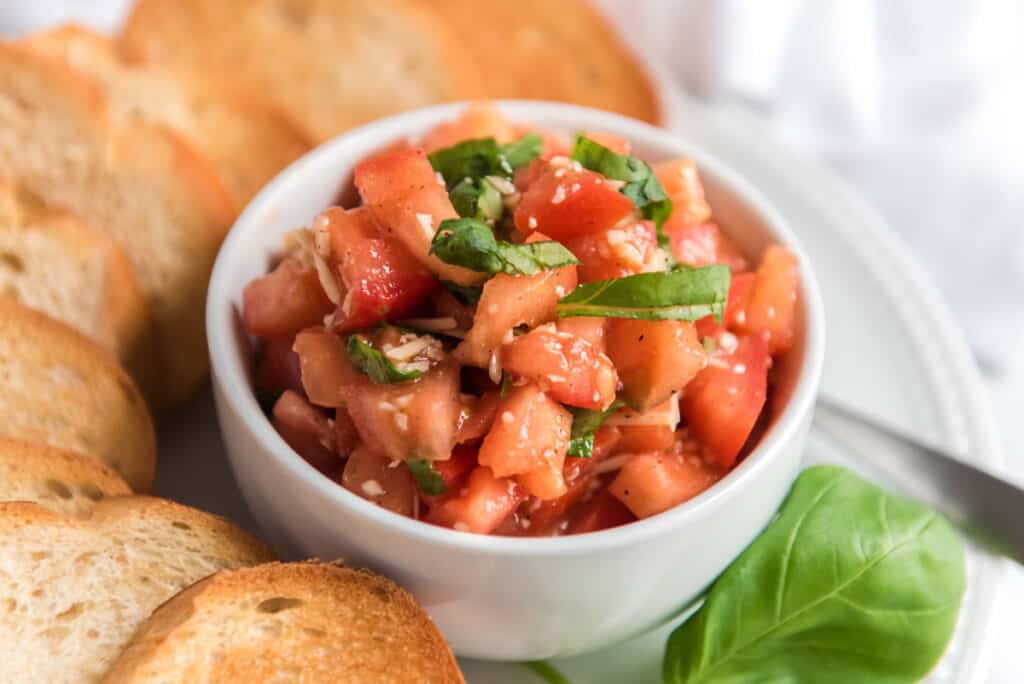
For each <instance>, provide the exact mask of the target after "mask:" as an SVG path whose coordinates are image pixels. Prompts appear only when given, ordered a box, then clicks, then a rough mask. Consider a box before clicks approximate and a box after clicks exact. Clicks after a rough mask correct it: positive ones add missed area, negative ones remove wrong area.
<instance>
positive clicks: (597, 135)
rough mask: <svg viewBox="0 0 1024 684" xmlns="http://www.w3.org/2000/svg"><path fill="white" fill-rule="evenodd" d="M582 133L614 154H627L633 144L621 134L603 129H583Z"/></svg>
mask: <svg viewBox="0 0 1024 684" xmlns="http://www.w3.org/2000/svg"><path fill="white" fill-rule="evenodd" d="M583 135H585V136H586V137H588V138H590V139H591V140H593V141H594V142H596V143H597V144H598V145H602V146H604V147H607V148H608V149H609V150H611V151H612V152H614V153H616V154H629V153H630V152H631V151H632V150H633V145H632V144H630V142H629V141H628V140H626V139H625V138H623V137H622V136H621V135H615V134H614V133H605V132H604V131H584V132H583Z"/></svg>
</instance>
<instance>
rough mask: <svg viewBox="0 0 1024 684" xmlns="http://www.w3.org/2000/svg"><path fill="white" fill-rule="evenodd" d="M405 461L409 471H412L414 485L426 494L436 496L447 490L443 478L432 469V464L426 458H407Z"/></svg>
mask: <svg viewBox="0 0 1024 684" xmlns="http://www.w3.org/2000/svg"><path fill="white" fill-rule="evenodd" d="M405 463H406V465H408V466H409V472H411V473H412V477H413V479H414V480H416V485H417V486H418V487H419V488H420V491H421V492H423V493H424V494H426V495H427V496H437V495H438V494H444V493H445V492H446V491H448V487H447V486H446V485H445V483H444V479H443V478H442V477H441V475H440V474H439V473H438V472H437V471H436V470H434V465H433V464H432V463H431V462H430V461H428V460H427V459H425V458H408V459H406V460H405Z"/></svg>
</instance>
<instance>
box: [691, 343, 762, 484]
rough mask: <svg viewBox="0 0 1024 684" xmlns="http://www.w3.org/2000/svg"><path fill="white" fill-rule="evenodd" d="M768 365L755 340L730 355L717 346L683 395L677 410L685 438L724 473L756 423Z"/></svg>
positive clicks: (759, 345)
mask: <svg viewBox="0 0 1024 684" xmlns="http://www.w3.org/2000/svg"><path fill="white" fill-rule="evenodd" d="M727 335H729V336H730V338H731V334H729V333H727ZM770 365H771V357H770V356H769V355H768V343H767V341H766V340H765V339H764V338H763V337H761V336H760V335H748V336H744V337H740V338H739V339H738V341H737V342H736V347H735V349H734V350H732V349H729V348H727V345H724V344H722V343H721V342H720V343H719V345H718V351H716V352H715V354H714V355H713V357H712V359H711V363H710V364H709V365H708V367H707V368H705V369H704V370H702V371H701V372H700V373H699V374H698V375H697V377H696V378H694V379H693V381H692V382H690V384H689V385H687V386H686V389H685V390H684V391H683V396H682V399H681V400H680V402H679V410H680V413H681V414H682V416H683V419H684V420H685V421H686V426H687V428H688V429H689V431H690V434H691V435H693V436H694V437H696V438H697V439H699V440H700V441H701V442H703V443H704V444H705V445H706V446H707V447H708V449H710V450H711V451H712V452H713V453H714V454H715V457H716V463H717V465H719V466H721V467H723V468H730V467H732V465H733V464H734V463H735V462H736V457H737V456H738V455H739V453H740V450H741V449H742V448H743V445H744V443H745V442H746V441H747V438H748V437H749V436H750V432H751V430H753V429H754V425H755V423H757V417H758V416H759V415H760V414H761V408H762V407H763V406H764V402H765V397H766V396H767V384H768V367H769V366H770Z"/></svg>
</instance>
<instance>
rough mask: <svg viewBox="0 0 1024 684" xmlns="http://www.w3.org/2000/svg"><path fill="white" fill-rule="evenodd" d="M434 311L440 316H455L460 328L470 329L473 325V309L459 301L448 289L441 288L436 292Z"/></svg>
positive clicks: (457, 326)
mask: <svg viewBox="0 0 1024 684" xmlns="http://www.w3.org/2000/svg"><path fill="white" fill-rule="evenodd" d="M433 304H434V309H433V313H434V315H435V316H437V317H438V318H445V317H447V318H454V319H455V326H456V328H457V329H459V330H469V328H470V326H472V325H473V309H472V308H471V307H469V306H466V305H464V304H462V303H460V302H459V300H457V299H456V298H455V297H454V296H452V293H451V292H449V291H448V290H446V289H444V288H443V287H442V288H439V289H438V290H437V291H436V292H435V294H434V302H433Z"/></svg>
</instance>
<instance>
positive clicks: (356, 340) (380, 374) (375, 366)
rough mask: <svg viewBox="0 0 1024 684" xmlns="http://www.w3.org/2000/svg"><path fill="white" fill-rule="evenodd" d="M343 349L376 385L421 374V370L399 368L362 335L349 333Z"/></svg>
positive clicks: (413, 377)
mask: <svg viewBox="0 0 1024 684" xmlns="http://www.w3.org/2000/svg"><path fill="white" fill-rule="evenodd" d="M345 351H346V352H348V358H349V359H351V360H352V364H353V365H354V366H355V367H356V368H358V369H359V370H360V371H362V372H363V373H365V374H366V375H367V376H369V378H370V380H372V381H373V382H374V383H375V384H378V385H388V384H392V383H396V382H406V381H409V380H415V379H416V378H418V377H420V376H421V375H423V373H422V371H418V370H410V371H403V370H400V369H399V368H398V367H397V366H396V365H395V364H394V363H392V362H391V360H390V359H388V357H386V356H384V354H383V353H381V352H379V351H377V350H376V349H374V348H373V347H372V346H371V345H370V343H369V342H367V341H366V339H365V338H364V337H363V336H362V335H349V336H348V340H346V342H345Z"/></svg>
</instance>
